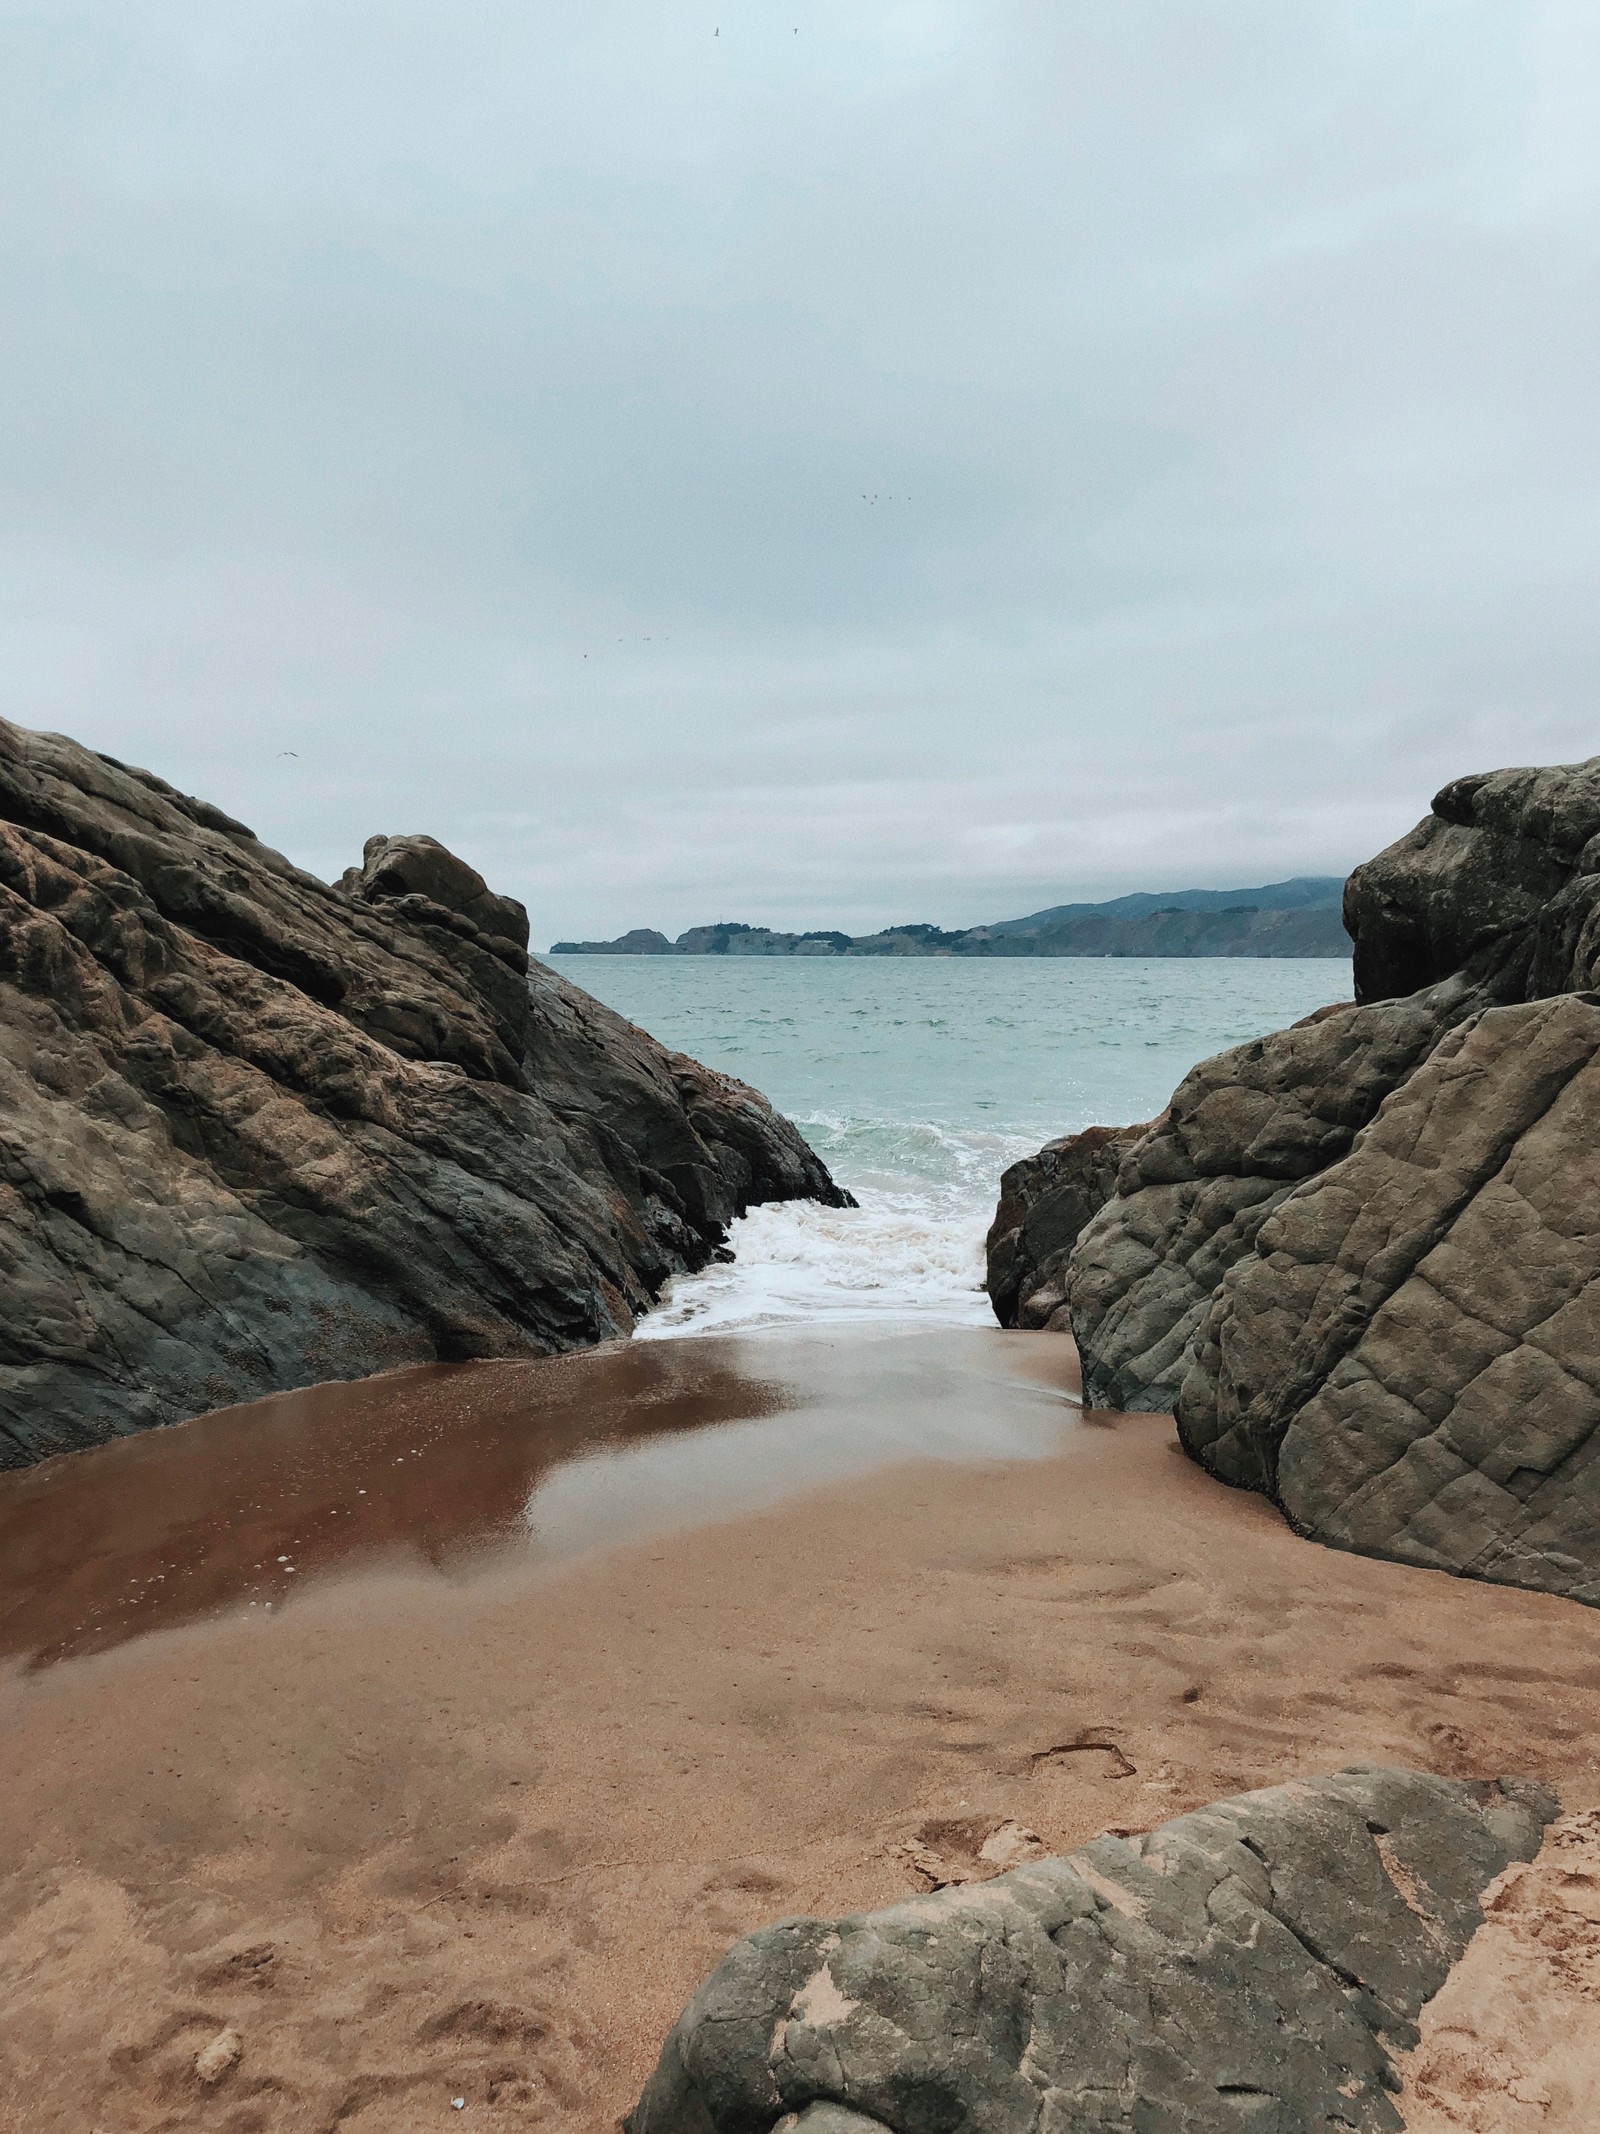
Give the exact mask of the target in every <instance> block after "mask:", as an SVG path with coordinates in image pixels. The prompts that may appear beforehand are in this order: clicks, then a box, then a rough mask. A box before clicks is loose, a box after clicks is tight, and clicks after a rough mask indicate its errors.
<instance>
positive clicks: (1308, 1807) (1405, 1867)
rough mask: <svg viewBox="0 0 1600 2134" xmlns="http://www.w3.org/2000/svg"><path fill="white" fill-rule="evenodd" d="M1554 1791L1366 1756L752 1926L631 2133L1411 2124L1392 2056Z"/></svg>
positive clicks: (1410, 2036) (987, 2132)
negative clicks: (925, 1889) (839, 1912)
mask: <svg viewBox="0 0 1600 2134" xmlns="http://www.w3.org/2000/svg"><path fill="white" fill-rule="evenodd" d="M1558 1813H1559V1804H1558V1803H1557V1801H1556V1800H1555V1798H1554V1796H1553V1795H1551V1794H1550V1793H1549V1792H1547V1791H1546V1790H1545V1789H1543V1788H1541V1787H1538V1786H1532V1785H1527V1784H1522V1783H1518V1782H1516V1781H1513V1780H1506V1779H1502V1780H1498V1781H1485V1782H1478V1783H1474V1782H1469V1781H1462V1780H1455V1779H1444V1778H1434V1777H1429V1776H1424V1775H1421V1774H1418V1773H1414V1772H1408V1771H1397V1770H1388V1769H1382V1768H1378V1767H1375V1766H1356V1767H1354V1768H1352V1769H1350V1770H1347V1771H1342V1772H1340V1773H1338V1774H1337V1775H1335V1776H1334V1777H1331V1778H1319V1779H1308V1780H1301V1781H1298V1782H1295V1783H1293V1784H1290V1785H1284V1786H1275V1787H1272V1788H1270V1789H1269V1790H1267V1791H1264V1792H1260V1793H1248V1794H1243V1795H1240V1796H1238V1797H1236V1798H1235V1799H1232V1800H1227V1801H1222V1802H1220V1803H1218V1804H1217V1805H1216V1806H1215V1807H1212V1808H1208V1809H1203V1810H1201V1811H1200V1812H1198V1813H1197V1814H1193V1815H1185V1816H1180V1817H1178V1818H1176V1819H1175V1820H1174V1821H1172V1822H1170V1823H1164V1824H1162V1825H1161V1826H1160V1827H1159V1828H1157V1829H1155V1830H1152V1831H1150V1832H1149V1833H1147V1834H1146V1835H1144V1836H1142V1837H1135V1838H1128V1839H1123V1838H1110V1837H1107V1838H1099V1839H1097V1840H1095V1842H1094V1843H1093V1844H1091V1845H1087V1846H1085V1847H1084V1848H1083V1849H1082V1850H1081V1851H1079V1852H1076V1853H1072V1854H1070V1855H1068V1856H1067V1857H1065V1858H1061V1859H1049V1860H1040V1861H1036V1862H1031V1863H1029V1864H1028V1865H1027V1866H1024V1867H1020V1868H1016V1869H1014V1870H1012V1872H1010V1873H1009V1874H1006V1875H1003V1876H1001V1877H1000V1878H999V1879H998V1880H996V1881H993V1882H987V1883H983V1884H979V1885H976V1886H969V1887H964V1888H958V1889H948V1890H941V1891H940V1892H938V1893H937V1894H936V1895H933V1896H929V1897H925V1898H921V1899H917V1900H914V1901H912V1902H908V1903H905V1904H900V1905H896V1906H894V1907H893V1908H892V1909H890V1910H887V1911H881V1912H869V1913H862V1914H859V1915H857V1916H855V1917H853V1918H847V1919H841V1920H837V1921H833V1922H828V1921H823V1920H817V1919H789V1920H784V1921H781V1922H780V1923H779V1924H777V1925H775V1926H771V1927H767V1928H764V1929H763V1930H762V1931H761V1932H759V1933H756V1934H753V1935H751V1936H749V1938H748V1939H747V1940H745V1941H742V1942H740V1943H739V1944H738V1945H737V1946H736V1947H735V1948H734V1949H733V1950H731V1951H730V1952H729V1954H728V1956H727V1957H726V1958H725V1959H724V1960H723V1962H722V1963H721V1965H719V1967H718V1968H717V1970H716V1971H715V1972H713V1974H712V1975H711V1977H710V1978H709V1979H708V1980H707V1982H706V1984H705V1985H704V1986H703V1987H701V1989H700V1991H699V1992H698V1993H697V1994H696V1995H695V1997H694V1999H693V2000H692V2001H691V2002H690V2004H689V2006H688V2008H687V2009H686V2010H685V2012H684V2014H683V2016H682V2018H681V2019H680V2021H679V2022H678V2024H677V2025H676V2027H675V2028H674V2029H673V2031H672V2033H671V2035H670V2036H669V2037H668V2039H667V2041H666V2044H665V2046H664V2047H663V2049H662V2053H661V2059H660V2062H659V2064H658V2066H657V2068H656V2071H655V2073H654V2075H653V2076H652V2077H651V2079H650V2081H649V2083H648V2084H647V2085H646V2088H645V2090H644V2093H643V2095H642V2096H641V2098H640V2100H639V2103H638V2105H637V2106H636V2107H635V2109H634V2111H633V2113H632V2114H631V2116H630V2117H629V2119H628V2120H627V2122H626V2128H627V2134H768V2130H769V2129H773V2128H776V2127H778V2126H780V2125H781V2126H782V2127H783V2128H784V2129H785V2134H788V2130H790V2129H793V2134H874V2130H888V2134H956V2130H962V2134H966V2130H970V2134H1047V2130H1048V2134H1069V2130H1074V2134H1075V2130H1078V2129H1085V2130H1087V2129H1100V2130H1112V2129H1124V2130H1127V2134H1180V2130H1182V2134H1238V2130H1239V2129H1241V2128H1249V2129H1252V2130H1253V2129H1270V2130H1272V2134H1395V2130H1398V2129H1399V2128H1400V2126H1401V2120H1400V2116H1399V2113H1398V2112H1397V2111H1396V2109H1395V2106H1394V2103H1393V2101H1392V2095H1391V2093H1392V2092H1393V2091H1394V2090H1395V2089H1396V2088H1397V2087H1398V2085H1399V2078H1398V2075H1397V2073H1396V2070H1395V2066H1394V2059H1393V2055H1394V2054H1396V2053H1398V2052H1403V2051H1406V2050H1408V2049H1409V2048H1410V2047H1411V2046H1413V2045H1415V2043H1416V2042H1417V2038H1418V2031H1417V2027H1416V2018H1417V2015H1418V2012H1419V2011H1420V2010H1421V2008H1422V2006H1423V2004H1424V2003H1425V2002H1426V2001H1428V2000H1429V1999H1430V1998H1431V1997H1432V1996H1433V1995H1434V1994H1435V1993H1437V1992H1438V1990H1439V1988H1440V1987H1441V1986H1442V1985H1443V1983H1444V1981H1445V1979H1446V1978H1447V1976H1448V1975H1449V1972H1450V1970H1451V1968H1452V1966H1453V1965H1454V1964H1455V1963H1456V1962H1458V1961H1459V1959H1460V1958H1461V1956H1462V1955H1463V1953H1464V1952H1465V1950H1466V1947H1467V1944H1468V1942H1469V1941H1470V1939H1471V1937H1472V1935H1473V1933H1474V1932H1475V1931H1476V1929H1477V1927H1478V1926H1479V1925H1480V1924H1481V1923H1482V1919H1483V1912H1482V1909H1481V1900H1482V1897H1483V1893H1484V1891H1485V1890H1486V1889H1487V1887H1488V1886H1489V1884H1490V1883H1491V1882H1492V1881H1493V1880H1494V1879H1495V1877H1496V1876H1497V1875H1499V1874H1500V1873H1501V1872H1502V1871H1503V1870H1504V1869H1505V1868H1506V1867H1508V1866H1509V1865H1510V1864H1511V1863H1512V1862H1513V1861H1517V1860H1531V1859H1532V1858H1533V1857H1534V1855H1535V1854H1536V1853H1537V1851H1538V1849H1539V1843H1540V1838H1541V1835H1542V1833H1543V1830H1544V1828H1545V1826H1546V1825H1547V1824H1548V1823H1549V1822H1551V1821H1552V1820H1553V1818H1554V1817H1555V1816H1556V1815H1557V1814H1558Z"/></svg>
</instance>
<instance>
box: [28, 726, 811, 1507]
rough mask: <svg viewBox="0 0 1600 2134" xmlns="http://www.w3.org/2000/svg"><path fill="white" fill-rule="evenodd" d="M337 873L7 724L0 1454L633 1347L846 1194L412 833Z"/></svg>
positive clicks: (132, 773)
mask: <svg viewBox="0 0 1600 2134" xmlns="http://www.w3.org/2000/svg"><path fill="white" fill-rule="evenodd" d="M345 884H346V886H344V887H342V888H341V887H330V886H329V885H328V884H326V883H323V882H319V881H317V880H315V879H314V878H313V877H312V876H310V875H308V874H305V873H302V872H301V871H300V870H299V869H298V868H296V867H294V866H292V865H291V864H290V863H289V861H287V860H286V859H284V858H283V857H282V855H281V854H279V853H276V852H273V851H271V850H269V849H268V848H267V847H266V846H264V845H262V844H260V843H259V842H258V841H257V840H256V839H255V837H254V836H252V834H251V833H250V832H249V831H248V830H247V829H245V828H244V826H243V825H242V824H239V823H236V822H234V821H233V820H232V819H231V818H230V817H228V816H226V815H224V814H222V813H221V811H220V810H218V809H216V808H212V807H209V806H208V805H206V803H204V802H202V801H196V800H191V799H188V798H187V797H186V796H184V795H183V794H180V793H177V792H175V791H174V790H173V789H172V788H171V787H170V786H168V785H166V784H165V783H164V782H163V781H162V780H161V779H159V778H155V777H152V776H151V775H150V773H148V772H146V771H137V770H130V769H129V768H128V767H127V766H125V765H122V764H118V763H115V762H113V761H112V760H111V759H109V758H107V757H103V756H98V755H95V754H94V753H93V752H92V751H90V750H88V749H84V748H80V747H78V746H77V745H76V744H75V743H74V742H72V741H69V740H66V739H64V738H62V737H61V736H59V735H48V734H32V733H27V732H25V731H24V730H22V729H21V728H18V727H14V726H10V725H7V724H5V723H4V722H3V721H0V1466H14V1465H18V1464H21V1463H24V1462H26V1461H29V1460H33V1459H38V1458H41V1457H43V1456H44V1455H46V1454H48V1453H54V1452H61V1451H67V1450H70V1449H73V1448H75V1447H78V1446H82V1445H88V1444H93V1443H95V1442H97V1441H98V1440H100V1439H103V1438H107V1437H111V1436H115V1435H120V1434H123V1433H125V1432H128V1431H131V1430H134V1429H138V1428H142V1427H145V1426H147V1425H150V1424H156V1423H166V1422H175V1421H177V1420H179V1419H181V1418H182V1417H185V1416H189V1415H194V1414H196V1413H198V1412H200V1411H202V1410H204V1409H208V1408H214V1407H219V1406H222V1405H224V1404H226V1403H229V1402H232V1401H240V1400H247V1399H253V1398H255V1397H257V1396H259V1395H260V1394H262V1393H267V1392H273V1391H277V1390H281V1389H283V1388H286V1387H290V1386H298V1385H305V1384H308V1383H310V1382H312V1381H314V1380H317V1379H328V1378H351V1377H359V1376H362V1375H364V1374H365V1373H367V1372H371V1371H376V1370H380V1369H383V1368H385V1367H387V1366H389V1365H392V1364H397V1363H404V1362H411V1361H420V1360H426V1359H431V1358H462V1357H470V1356H501V1355H541V1354H546V1353H549V1352H551V1351H555V1350H560V1349H568V1348H572V1347H575V1346H578V1345H581V1344H583V1343H586V1342H592V1341H597V1340H601V1339H604V1338H605V1337H607V1336H609V1335H615V1334H621V1333H625V1332H627V1331H628V1329H629V1328H630V1327H631V1326H632V1324H633V1322H634V1318H635V1315H636V1314H637V1313H639V1312H641V1311H644V1310H646V1309H648V1307H649V1305H650V1303H651V1301H652V1299H653V1298H654V1297H655V1296H656V1295H658V1294H659V1292H660V1289H661V1285H662V1284H663V1283H664V1282H665V1281H666V1280H667V1279H668V1277H669V1276H671V1275H673V1274H675V1273H679V1272H682V1271H683V1270H685V1269H689V1268H694V1267H698V1266H702V1265H704V1264H705V1262H706V1261H707V1260H708V1259H709V1258H710V1257H711V1255H712V1253H713V1252H714V1251H715V1250H716V1249H717V1248H718V1247H719V1245H720V1244H721V1241H722V1239H723V1237H724V1234H725V1226H726V1224H727V1223H728V1221H729V1220H731V1218H732V1217H734V1216H735V1215H737V1214H739V1213H740V1212H742V1211H743V1209H744V1208H746V1207H748V1206H750V1205H751V1204H752V1203H754V1202H756V1201H761V1200H776V1199H794V1198H807V1197H811V1198H817V1199H821V1200H826V1201H829V1202H831V1203H833V1204H836V1205H837V1204H839V1203H840V1202H841V1201H842V1200H843V1199H844V1198H845V1196H843V1195H841V1194H840V1193H839V1192H838V1190H837V1188H836V1187H835V1186H834V1185H833V1183H832V1181H831V1180H830V1179H829V1177H828V1174H827V1172H826V1170H825V1169H824V1168H823V1166H822V1164H821V1163H819V1162H818V1160H817V1159H816V1157H815V1156H814V1155H812V1153H811V1151H810V1150H809V1149H808V1148H807V1147H806V1145H805V1143H804V1142H803V1141H802V1140H801V1138H800V1136H799V1135H798V1134H797V1133H796V1132H795V1130H794V1129H793V1128H792V1127H791V1126H789V1125H788V1124H787V1122H786V1121H784V1120H782V1119H779V1118H778V1117H776V1116H775V1114H774V1113H773V1112H772V1110H771V1108H770V1107H769V1106H768V1105H767V1103H766V1101H765V1099H764V1098H762V1097H760V1096H759V1095H757V1093H756V1092H755V1091H754V1090H751V1089H747V1088H745V1087H744V1086H743V1085H742V1084H741V1083H738V1082H733V1081H730V1080H728V1079H727V1078H726V1077H724V1076H721V1075H717V1074H713V1073H711V1072H710V1071H709V1070H708V1069H706V1068H704V1067H701V1066H699V1065H698V1064H697V1063H696V1062H695V1061H693V1060H689V1059H685V1058H684V1057H683V1056H682V1055H681V1054H677V1053H672V1052H669V1051H667V1050H666V1049H665V1048H664V1047H662V1046H660V1045H658V1044H656V1043H655V1042H654V1041H653V1040H652V1039H650V1038H648V1037H646V1036H645V1035H644V1033H643V1032H642V1031H639V1030H636V1029H635V1028H634V1027H633V1026H632V1025H631V1024H629V1023H627V1022H625V1021H624V1020H623V1019H622V1018H621V1017H620V1016H617V1015H613V1014H612V1013H611V1012H610V1011H609V1010H608V1009H605V1008H603V1007H601V1006H600V1004H599V1003H598V1002H597V1001H594V1000H591V999H590V998H589V997H588V995H587V994H584V993H582V992H580V991H579V990H578V988H577V987H575V986H572V985H570V984H568V983H567V982H566V981H565V980H564V979H562V978H559V977H558V976H557V975H556V974H555V973H554V972H553V971H550V970H548V969H547V968H545V967H544V966H542V965H533V966H531V967H530V965H529V963H528V958H527V950H526V942H527V932H528V930H527V916H526V914H525V913H524V912H523V910H522V907H521V906H520V905H518V904H516V903H514V902H513V901H512V900H511V899H510V898H505V897H497V896H495V895H493V894H492V893H491V892H490V891H489V890H488V889H487V888H486V886H485V885H484V883H483V881H482V879H481V877H480V876H478V875H477V874H476V873H475V872H474V871H473V870H472V869H471V868H470V867H468V866H466V864H465V863H464V862H463V861H461V860H459V859H457V858H455V856H454V855H453V854H451V853H449V852H447V851H446V850H445V849H444V847H443V846H441V845H439V844H437V843H436V842H435V841H434V840H433V839H431V838H421V837H417V838H384V839H377V840H373V841H372V842H371V843H369V845H368V847H367V852H366V859H365V862H364V865H363V867H362V868H361V869H360V870H352V873H351V875H349V876H347V877H346V878H345Z"/></svg>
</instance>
